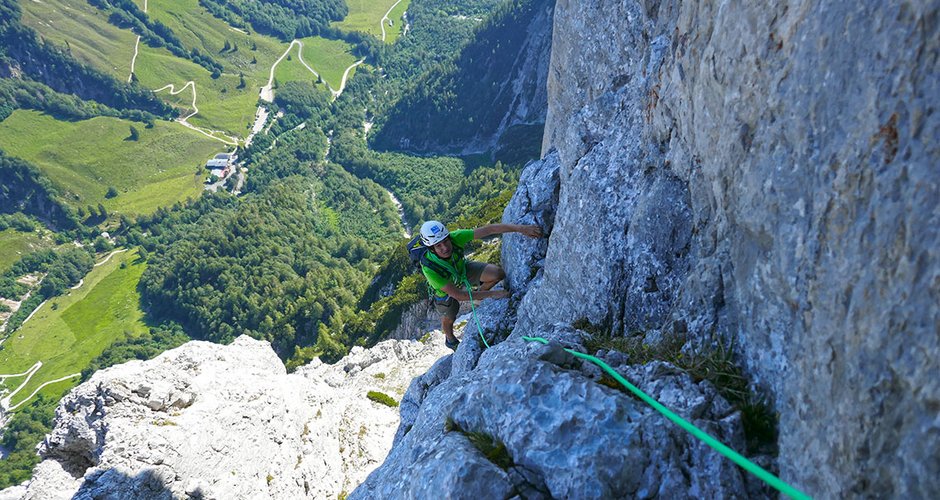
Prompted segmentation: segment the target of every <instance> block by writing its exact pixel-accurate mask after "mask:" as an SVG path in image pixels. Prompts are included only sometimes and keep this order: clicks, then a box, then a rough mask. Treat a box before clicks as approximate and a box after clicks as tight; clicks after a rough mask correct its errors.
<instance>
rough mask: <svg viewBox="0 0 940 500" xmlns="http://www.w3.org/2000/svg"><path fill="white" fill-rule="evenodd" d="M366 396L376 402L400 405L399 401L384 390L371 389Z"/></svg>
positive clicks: (394, 406)
mask: <svg viewBox="0 0 940 500" xmlns="http://www.w3.org/2000/svg"><path fill="white" fill-rule="evenodd" d="M366 397H367V398H369V399H371V400H372V401H375V402H376V403H379V404H383V405H385V406H390V407H392V408H397V407H398V401H395V400H394V399H393V398H392V397H391V396H389V395H388V394H385V393H383V392H378V391H369V392H368V393H367V394H366Z"/></svg>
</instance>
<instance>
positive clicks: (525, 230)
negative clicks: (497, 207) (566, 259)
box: [519, 225, 542, 238]
mask: <svg viewBox="0 0 940 500" xmlns="http://www.w3.org/2000/svg"><path fill="white" fill-rule="evenodd" d="M519 232H520V233H522V234H524V235H526V236H528V237H529V238H541V237H542V228H540V227H538V226H535V225H532V226H522V227H521V228H519Z"/></svg>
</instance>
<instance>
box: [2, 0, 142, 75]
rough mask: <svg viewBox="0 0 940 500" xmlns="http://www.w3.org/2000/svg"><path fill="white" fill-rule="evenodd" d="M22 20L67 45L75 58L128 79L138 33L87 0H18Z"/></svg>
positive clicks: (47, 36)
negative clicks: (111, 20)
mask: <svg viewBox="0 0 940 500" xmlns="http://www.w3.org/2000/svg"><path fill="white" fill-rule="evenodd" d="M19 4H20V7H21V8H22V10H23V18H22V22H23V24H24V25H25V26H29V27H30V28H33V29H34V30H36V32H37V33H39V34H40V35H42V37H43V38H44V39H46V40H49V41H52V42H54V43H55V44H56V45H59V46H60V47H66V48H68V50H69V51H70V52H71V53H72V55H73V56H75V58H76V59H78V60H80V61H82V62H84V63H86V64H88V65H89V66H91V67H93V68H95V69H98V70H100V71H103V72H105V73H108V74H110V75H112V76H114V77H115V78H117V79H118V80H120V81H122V82H124V81H127V78H128V76H129V75H130V69H131V58H132V57H133V56H134V41H135V40H137V35H135V34H134V33H132V32H131V31H129V30H122V29H120V28H118V27H117V26H114V25H112V24H109V23H108V16H107V14H105V13H104V12H103V11H101V10H98V9H97V8H95V7H94V6H92V5H91V4H89V3H88V2H86V1H81V2H72V1H68V0H42V1H41V2H37V1H26V2H19Z"/></svg>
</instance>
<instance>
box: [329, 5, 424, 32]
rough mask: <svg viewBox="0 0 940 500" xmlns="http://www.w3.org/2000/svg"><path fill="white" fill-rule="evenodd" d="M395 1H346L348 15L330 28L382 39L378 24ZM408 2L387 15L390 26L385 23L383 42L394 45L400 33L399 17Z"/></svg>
mask: <svg viewBox="0 0 940 500" xmlns="http://www.w3.org/2000/svg"><path fill="white" fill-rule="evenodd" d="M395 1H396V0H378V1H376V0H346V5H347V6H349V15H347V16H346V19H343V20H342V21H339V22H335V23H332V26H334V27H336V28H339V29H341V30H344V31H359V32H362V33H369V34H370V35H372V36H374V37H376V38H378V39H379V40H381V39H382V27H381V25H380V24H379V23H380V22H381V21H382V17H383V16H384V15H385V13H386V12H388V9H389V7H391V6H392V5H394V4H395ZM409 3H410V0H402V1H401V3H399V4H398V5H396V6H395V8H394V9H392V11H391V12H390V13H389V15H388V18H389V19H391V20H392V26H389V25H388V21H386V22H385V42H386V43H395V40H397V39H398V36H399V34H400V32H401V26H402V20H401V16H402V14H404V13H405V11H406V10H407V9H408V4H409Z"/></svg>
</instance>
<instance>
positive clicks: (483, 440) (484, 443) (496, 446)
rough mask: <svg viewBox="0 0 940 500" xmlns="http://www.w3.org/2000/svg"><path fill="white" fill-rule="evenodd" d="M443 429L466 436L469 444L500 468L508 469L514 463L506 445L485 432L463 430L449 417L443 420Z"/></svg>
mask: <svg viewBox="0 0 940 500" xmlns="http://www.w3.org/2000/svg"><path fill="white" fill-rule="evenodd" d="M444 430H445V431H447V432H459V433H460V434H463V435H464V436H466V438H467V439H468V440H469V441H470V444H472V445H473V447H474V448H476V449H477V451H479V452H480V453H482V454H483V456H484V457H486V459H487V460H489V461H490V462H492V463H494V464H496V466H497V467H499V468H500V469H503V470H508V469H509V468H510V467H512V466H513V465H515V464H514V462H513V461H512V456H510V455H509V450H507V449H506V445H505V444H504V443H503V442H502V441H500V440H499V438H497V437H495V436H492V435H490V434H487V433H485V432H478V431H468V430H465V429H463V428H461V427H460V425H459V424H458V423H457V422H455V421H454V420H453V419H451V418H449V417H448V418H447V420H446V421H444Z"/></svg>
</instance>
